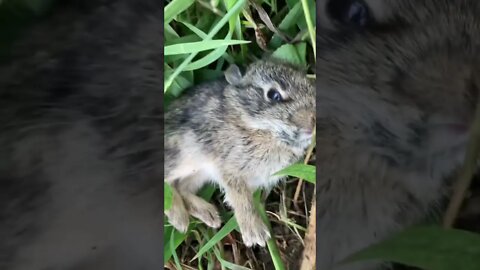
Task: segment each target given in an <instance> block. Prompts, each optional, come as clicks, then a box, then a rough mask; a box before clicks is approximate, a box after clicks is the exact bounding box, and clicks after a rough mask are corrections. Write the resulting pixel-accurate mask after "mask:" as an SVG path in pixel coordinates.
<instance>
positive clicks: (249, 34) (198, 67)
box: [164, 0, 316, 270]
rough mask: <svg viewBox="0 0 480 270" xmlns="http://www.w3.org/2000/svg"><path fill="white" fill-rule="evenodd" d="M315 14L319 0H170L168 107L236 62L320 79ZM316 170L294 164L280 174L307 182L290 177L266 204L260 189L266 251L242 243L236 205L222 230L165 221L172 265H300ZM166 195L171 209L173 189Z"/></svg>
mask: <svg viewBox="0 0 480 270" xmlns="http://www.w3.org/2000/svg"><path fill="white" fill-rule="evenodd" d="M315 15H316V11H315V1H314V0H302V1H296V0H257V1H251V0H250V1H247V0H210V1H207V0H196V1H194V0H173V1H167V3H166V5H165V21H164V22H165V26H164V27H165V28H164V40H165V51H164V52H165V62H164V74H165V75H164V76H165V77H164V87H165V88H164V91H165V100H164V102H165V105H166V106H168V103H169V101H171V100H172V99H174V98H176V97H178V96H179V95H181V93H182V92H183V91H184V90H185V89H186V88H188V87H190V86H192V85H195V84H198V83H201V82H203V81H208V80H212V79H216V78H219V77H221V76H222V75H223V70H225V68H227V66H228V65H229V64H233V63H235V64H240V65H245V64H248V63H250V62H252V61H253V60H255V59H257V58H262V57H263V56H264V55H265V54H269V55H272V56H274V57H277V58H282V59H283V60H286V61H290V62H292V63H294V64H297V65H300V66H303V67H305V69H306V70H307V71H308V73H309V76H310V77H312V78H314V77H315V75H314V70H315V28H314V26H315V25H316V24H315ZM312 151H314V149H313V147H311V149H310V151H309V152H310V153H309V155H308V158H307V159H306V160H305V163H308V162H310V163H311V162H313V161H312V160H310V156H311V153H312ZM314 172H315V170H314V167H312V166H310V167H303V166H298V165H295V166H294V167H292V168H288V169H287V170H286V171H282V172H281V173H282V174H286V175H293V176H295V177H301V178H304V179H305V180H308V181H304V182H299V181H298V179H294V178H291V179H289V180H288V181H286V183H284V184H283V185H281V186H280V187H277V188H275V189H274V190H273V192H272V193H271V194H270V196H269V199H268V200H266V201H265V199H266V198H265V197H266V195H268V194H266V193H263V194H261V193H260V192H257V193H256V194H255V201H256V205H257V208H258V209H259V210H260V212H261V213H262V215H263V218H264V220H265V221H266V222H267V224H268V225H269V226H270V227H271V230H272V236H273V237H272V239H271V240H270V241H269V242H268V244H267V245H268V248H267V249H263V248H253V249H248V248H246V247H245V246H243V244H242V241H241V236H240V234H239V232H238V227H237V223H236V221H235V218H234V217H233V213H232V212H231V210H229V209H225V208H220V209H219V210H220V212H221V215H222V217H223V221H224V225H223V227H221V228H220V229H219V230H218V231H214V230H212V229H210V228H208V227H206V226H205V225H204V224H202V223H200V222H198V221H196V220H194V219H192V220H191V224H190V226H189V229H188V231H187V233H185V234H182V233H179V232H178V231H176V230H175V229H174V228H173V227H172V226H171V225H169V224H168V221H167V219H166V218H165V219H164V221H165V223H164V224H165V226H164V240H165V243H164V248H165V252H164V261H165V266H166V267H167V268H169V269H200V270H201V269H298V265H299V260H298V258H299V257H300V255H301V250H302V246H303V236H304V234H305V230H306V227H307V225H308V209H309V207H310V202H311V199H312V195H313V189H314V188H313V184H314V183H313V182H314V175H315V173H314ZM297 186H298V187H297ZM167 189H168V187H167ZM295 194H296V195H295ZM200 196H201V197H203V198H204V199H206V200H217V201H218V202H219V203H218V204H217V205H219V206H222V205H223V204H222V203H221V201H222V200H221V194H220V193H219V191H218V190H216V188H215V187H213V186H206V187H204V188H203V189H202V190H201V192H200ZM294 197H295V200H294ZM166 198H167V199H166V201H165V202H166V205H167V206H168V203H169V202H168V194H166ZM287 247H288V250H287ZM289 265H295V266H293V267H289Z"/></svg>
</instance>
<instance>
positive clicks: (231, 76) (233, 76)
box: [225, 65, 242, 85]
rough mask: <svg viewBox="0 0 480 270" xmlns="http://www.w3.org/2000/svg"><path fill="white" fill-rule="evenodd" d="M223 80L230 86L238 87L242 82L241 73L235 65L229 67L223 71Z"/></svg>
mask: <svg viewBox="0 0 480 270" xmlns="http://www.w3.org/2000/svg"><path fill="white" fill-rule="evenodd" d="M225 79H226V80H227V82H228V83H229V84H231V85H238V84H239V83H240V81H241V80H242V72H241V71H240V68H239V67H238V66H237V65H230V66H229V67H228V68H227V70H226V71H225Z"/></svg>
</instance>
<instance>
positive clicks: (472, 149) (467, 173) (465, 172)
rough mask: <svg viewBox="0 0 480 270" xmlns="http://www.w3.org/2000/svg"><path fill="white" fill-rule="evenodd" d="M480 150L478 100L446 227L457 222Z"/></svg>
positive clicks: (479, 108)
mask: <svg viewBox="0 0 480 270" xmlns="http://www.w3.org/2000/svg"><path fill="white" fill-rule="evenodd" d="M479 150H480V100H479V101H478V102H477V108H476V110H475V118H474V122H473V125H472V128H471V134H470V139H469V142H468V145H467V153H466V155H465V162H464V163H463V166H462V169H461V171H460V174H459V176H458V180H457V181H456V185H455V189H454V191H453V195H452V199H451V201H450V204H449V205H448V208H447V212H446V214H445V217H444V220H443V227H444V228H451V227H452V226H453V224H454V222H455V219H456V217H457V216H458V212H459V210H460V208H461V206H462V203H463V200H464V198H465V193H466V192H467V190H468V188H469V187H470V183H471V181H472V178H473V175H474V174H475V172H476V169H477V160H478V156H479V152H480V151H479Z"/></svg>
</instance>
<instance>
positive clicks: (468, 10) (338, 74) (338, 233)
mask: <svg viewBox="0 0 480 270" xmlns="http://www.w3.org/2000/svg"><path fill="white" fill-rule="evenodd" d="M331 1H336V0H331ZM340 2H341V1H340V0H338V1H337V3H340ZM343 2H344V3H346V2H347V1H343ZM364 2H365V3H366V4H367V6H368V7H369V9H370V14H371V15H372V20H370V21H369V22H368V23H367V24H365V25H364V26H363V27H354V26H352V25H348V23H347V24H345V21H343V23H342V20H338V19H337V18H336V17H335V16H334V14H335V13H336V12H332V10H331V9H329V8H328V7H329V6H328V5H329V3H330V1H328V0H320V1H319V3H318V9H317V10H318V12H319V14H318V18H319V20H318V36H317V42H318V50H317V51H318V59H317V108H318V113H317V133H318V138H317V148H318V152H317V159H318V170H319V174H318V175H319V179H318V180H317V183H318V194H317V199H318V203H317V204H318V210H317V218H318V221H317V223H318V229H317V239H318V240H317V241H318V242H317V251H318V254H319V257H318V258H317V261H318V267H319V268H318V269H322V270H329V269H341V270H375V269H382V268H381V267H382V266H381V264H380V263H377V262H366V263H356V264H355V263H354V264H345V265H339V266H337V267H335V265H337V263H338V262H340V261H341V260H342V259H344V258H345V257H346V256H348V255H350V254H352V253H354V252H355V251H358V250H360V249H362V248H364V247H366V246H368V245H370V244H373V243H377V242H379V241H381V240H382V239H385V238H387V237H389V236H390V235H392V234H393V233H395V232H398V231H400V230H402V229H405V228H406V227H409V226H412V225H415V224H418V223H419V222H420V221H421V220H422V219H423V218H424V217H425V216H427V214H428V213H429V212H431V211H435V210H439V209H440V208H441V202H442V200H443V199H444V198H445V197H446V196H447V197H448V189H447V186H448V185H447V182H446V179H447V178H449V176H451V175H452V174H454V173H455V171H456V169H457V168H458V166H459V165H460V163H461V162H462V160H463V156H464V152H465V147H466V141H467V137H468V133H469V132H468V130H469V127H470V124H471V121H472V116H473V111H474V109H475V104H476V103H477V98H478V90H479V87H480V57H479V56H480V17H478V14H480V2H478V1H476V0H459V1H447V0H388V1H382V0H365V1H364ZM337 14H338V13H337ZM383 267H384V268H388V267H389V265H388V264H385V265H384V266H383Z"/></svg>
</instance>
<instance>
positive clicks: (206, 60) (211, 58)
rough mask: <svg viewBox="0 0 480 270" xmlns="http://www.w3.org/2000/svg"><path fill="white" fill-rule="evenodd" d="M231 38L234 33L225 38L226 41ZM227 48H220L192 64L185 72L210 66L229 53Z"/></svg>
mask: <svg viewBox="0 0 480 270" xmlns="http://www.w3.org/2000/svg"><path fill="white" fill-rule="evenodd" d="M231 37H232V32H229V33H228V35H227V36H226V37H225V40H230V38H231ZM227 48H228V46H224V47H219V48H217V49H215V50H213V51H212V52H210V53H209V54H207V55H205V56H204V57H202V58H200V59H198V60H197V61H195V62H192V63H190V64H189V65H188V66H187V67H186V68H185V69H184V70H185V71H187V70H196V69H200V68H203V67H206V66H208V65H210V64H211V63H213V62H215V61H216V60H218V59H219V58H220V57H222V55H224V54H225V52H226V51H227Z"/></svg>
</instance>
